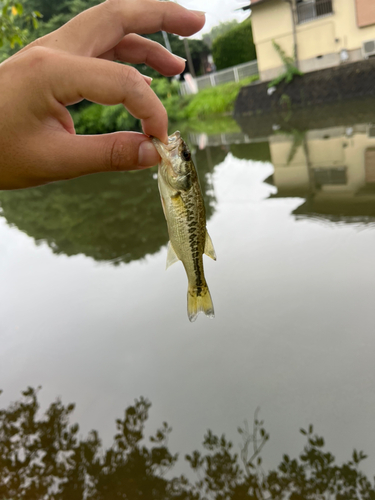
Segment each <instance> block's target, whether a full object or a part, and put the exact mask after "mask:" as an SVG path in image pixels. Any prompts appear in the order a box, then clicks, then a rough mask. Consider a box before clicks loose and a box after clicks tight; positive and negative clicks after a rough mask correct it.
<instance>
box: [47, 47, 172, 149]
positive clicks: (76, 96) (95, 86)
mask: <svg viewBox="0 0 375 500" xmlns="http://www.w3.org/2000/svg"><path fill="white" fill-rule="evenodd" d="M48 72H49V81H50V83H51V85H52V93H53V96H54V97H55V99H56V101H58V102H59V103H61V104H63V105H65V106H67V105H70V104H74V103H75V102H78V101H80V100H82V99H83V98H84V99H87V100H89V101H92V102H96V103H98V104H106V105H113V104H123V105H124V106H125V107H126V109H127V110H128V111H129V112H130V113H131V114H132V115H133V116H134V117H135V118H139V119H141V120H142V126H143V130H144V132H145V134H147V135H152V136H155V137H157V138H158V139H160V140H161V141H163V142H167V140H168V134H167V129H168V118H167V113H166V111H165V108H164V106H163V105H162V103H161V102H160V100H159V99H158V97H157V96H156V94H155V93H154V92H153V90H151V88H150V87H149V85H148V83H147V82H146V81H145V79H144V77H143V76H142V75H141V74H140V73H139V72H138V71H137V70H136V69H134V68H133V67H131V66H125V65H123V64H118V63H114V62H110V61H106V60H104V59H93V58H88V57H80V56H70V55H68V54H63V53H58V54H56V52H52V51H51V54H50V55H49V64H48Z"/></svg>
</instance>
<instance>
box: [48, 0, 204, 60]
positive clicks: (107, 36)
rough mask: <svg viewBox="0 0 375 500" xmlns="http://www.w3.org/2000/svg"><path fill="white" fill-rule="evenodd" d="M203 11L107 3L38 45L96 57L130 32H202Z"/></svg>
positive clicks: (147, 2)
mask: <svg viewBox="0 0 375 500" xmlns="http://www.w3.org/2000/svg"><path fill="white" fill-rule="evenodd" d="M204 23H205V15H204V13H203V12H197V11H192V10H188V9H185V8H184V7H182V6H181V5H177V4H175V3H173V2H160V1H158V0H107V1H106V2H104V3H102V4H100V5H97V6H95V7H92V8H91V9H88V10H86V11H84V12H82V13H81V14H79V15H78V16H76V17H74V18H73V19H72V20H71V21H69V22H68V23H67V24H65V25H64V26H62V27H61V28H59V29H58V30H56V31H55V32H53V33H51V34H49V35H46V36H45V37H43V38H42V39H41V40H39V43H40V44H41V45H44V46H47V47H51V48H54V49H60V50H65V51H67V52H69V53H71V54H76V55H83V56H91V57H97V56H99V55H100V54H103V53H104V52H107V51H108V50H110V49H111V48H113V47H114V46H115V45H117V44H118V43H119V42H120V41H121V40H122V39H123V37H124V36H125V35H127V34H129V33H140V34H147V33H155V32H157V31H160V30H163V31H167V32H168V33H174V34H177V35H181V36H190V35H193V34H194V33H196V32H197V31H199V30H200V29H202V27H203V25H204Z"/></svg>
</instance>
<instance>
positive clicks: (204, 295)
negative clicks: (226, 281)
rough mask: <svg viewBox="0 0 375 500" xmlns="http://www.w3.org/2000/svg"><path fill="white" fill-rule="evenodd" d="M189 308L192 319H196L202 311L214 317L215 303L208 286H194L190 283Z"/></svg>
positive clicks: (190, 318)
mask: <svg viewBox="0 0 375 500" xmlns="http://www.w3.org/2000/svg"><path fill="white" fill-rule="evenodd" d="M187 310H188V316H189V320H190V321H195V320H196V319H197V316H198V314H199V313H200V312H204V314H205V315H206V316H208V317H209V318H214V317H215V313H214V305H213V303H212V299H211V294H210V291H209V289H208V286H207V285H206V286H204V287H194V286H190V285H189V289H188V294H187Z"/></svg>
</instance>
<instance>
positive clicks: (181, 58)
mask: <svg viewBox="0 0 375 500" xmlns="http://www.w3.org/2000/svg"><path fill="white" fill-rule="evenodd" d="M174 56H175V58H176V59H180V60H181V61H184V62H186V61H187V59H184V58H183V57H180V56H176V54H175V55H174Z"/></svg>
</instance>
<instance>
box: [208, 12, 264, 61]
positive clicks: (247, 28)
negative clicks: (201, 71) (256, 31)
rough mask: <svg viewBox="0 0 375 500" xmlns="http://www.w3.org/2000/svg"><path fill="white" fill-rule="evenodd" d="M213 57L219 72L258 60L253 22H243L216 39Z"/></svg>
mask: <svg viewBox="0 0 375 500" xmlns="http://www.w3.org/2000/svg"><path fill="white" fill-rule="evenodd" d="M212 55H213V58H214V61H215V64H216V68H217V69H218V70H219V69H225V68H229V67H231V66H235V65H236V64H241V63H245V62H248V61H253V60H254V59H256V51H255V45H254V42H253V32H252V28H251V20H250V19H247V20H246V21H243V22H242V23H241V24H239V25H238V26H235V27H234V28H232V29H231V30H230V31H228V32H227V33H225V34H223V35H220V36H219V37H218V38H216V40H214V42H213V44H212Z"/></svg>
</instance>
